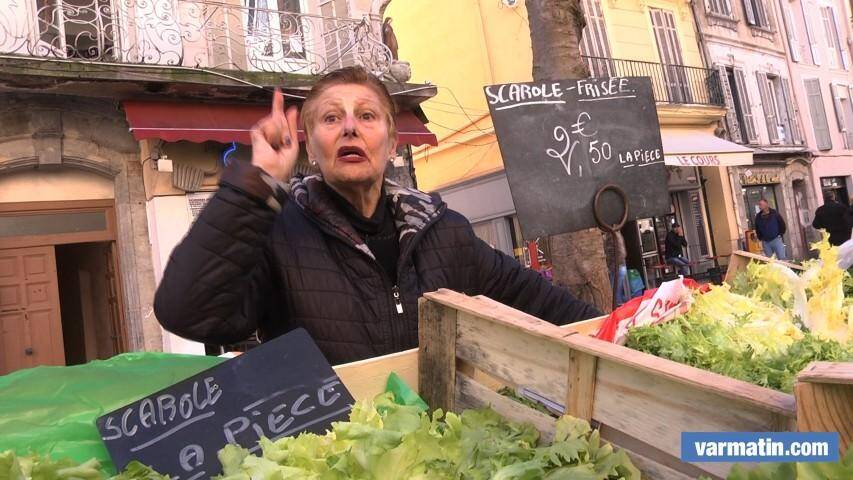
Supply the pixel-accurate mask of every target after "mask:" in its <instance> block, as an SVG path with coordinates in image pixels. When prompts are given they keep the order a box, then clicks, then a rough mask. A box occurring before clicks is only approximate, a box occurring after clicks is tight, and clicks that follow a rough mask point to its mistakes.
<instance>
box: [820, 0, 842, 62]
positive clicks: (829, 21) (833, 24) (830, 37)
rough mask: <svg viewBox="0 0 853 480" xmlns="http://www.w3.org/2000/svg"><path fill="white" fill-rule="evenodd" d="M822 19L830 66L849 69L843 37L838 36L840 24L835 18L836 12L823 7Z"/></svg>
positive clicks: (821, 10) (830, 8)
mask: <svg viewBox="0 0 853 480" xmlns="http://www.w3.org/2000/svg"><path fill="white" fill-rule="evenodd" d="M820 13H821V18H822V19H823V29H824V32H825V34H826V35H825V36H826V49H827V52H828V55H827V56H828V57H829V65H830V66H832V67H841V68H844V69H845V70H846V69H847V63H848V59H847V51H846V50H845V49H844V47H843V46H842V44H841V37H840V36H839V35H838V23H837V20H836V17H835V10H834V9H833V8H832V7H830V6H827V7H821V9H820Z"/></svg>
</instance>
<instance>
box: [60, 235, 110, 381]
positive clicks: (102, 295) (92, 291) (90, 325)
mask: <svg viewBox="0 0 853 480" xmlns="http://www.w3.org/2000/svg"><path fill="white" fill-rule="evenodd" d="M111 262H112V259H111V245H110V243H109V242H94V243H74V244H68V245H57V246H56V272H57V278H58V285H59V304H60V310H61V311H62V334H63V345H64V347H65V363H66V364H67V365H79V364H82V363H86V362H88V361H91V360H96V359H106V358H110V357H112V356H113V355H115V354H117V353H119V351H120V344H119V342H118V339H119V332H117V331H116V327H117V325H116V324H115V321H114V318H113V306H114V305H115V304H116V303H117V301H118V299H117V298H115V296H114V291H115V289H114V288H112V285H111V283H112V281H113V279H112V278H111V277H112V275H111V273H110V272H111V268H110V267H109V265H110V263H111Z"/></svg>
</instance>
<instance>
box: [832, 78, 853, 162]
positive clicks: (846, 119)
mask: <svg viewBox="0 0 853 480" xmlns="http://www.w3.org/2000/svg"><path fill="white" fill-rule="evenodd" d="M830 87H831V88H832V103H833V104H834V106H835V119H836V121H837V122H838V131H839V132H841V138H842V139H843V140H844V148H846V149H848V150H853V106H851V104H850V90H849V88H848V87H847V86H846V85H841V84H837V83H834V84H832V85H830Z"/></svg>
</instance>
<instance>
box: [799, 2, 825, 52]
mask: <svg viewBox="0 0 853 480" xmlns="http://www.w3.org/2000/svg"><path fill="white" fill-rule="evenodd" d="M809 6H810V7H811V4H809ZM800 10H802V13H803V23H805V24H806V38H807V39H808V41H809V50H810V51H811V52H812V63H814V64H815V65H818V66H820V50H819V49H818V45H817V37H816V35H817V30H815V28H814V24H813V23H812V17H814V15H812V16H807V15H806V2H805V0H802V1H800Z"/></svg>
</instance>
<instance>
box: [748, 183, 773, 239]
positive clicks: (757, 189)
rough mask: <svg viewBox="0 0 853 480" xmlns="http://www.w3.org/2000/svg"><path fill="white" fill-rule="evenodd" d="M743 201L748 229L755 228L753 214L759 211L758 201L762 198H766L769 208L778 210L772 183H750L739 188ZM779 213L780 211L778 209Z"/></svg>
mask: <svg viewBox="0 0 853 480" xmlns="http://www.w3.org/2000/svg"><path fill="white" fill-rule="evenodd" d="M741 192H742V193H743V201H744V203H745V204H746V221H747V224H748V225H749V229H750V230H755V216H756V215H758V212H760V211H761V208H759V207H758V202H759V201H760V200H761V199H762V198H763V199H765V200H767V204H768V205H770V208H772V209H773V210H776V211H780V209H779V204H778V203H777V201H776V188H775V186H774V185H750V186H748V187H743V188H742V189H741ZM780 213H781V211H780Z"/></svg>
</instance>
